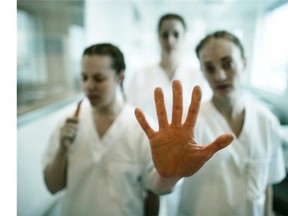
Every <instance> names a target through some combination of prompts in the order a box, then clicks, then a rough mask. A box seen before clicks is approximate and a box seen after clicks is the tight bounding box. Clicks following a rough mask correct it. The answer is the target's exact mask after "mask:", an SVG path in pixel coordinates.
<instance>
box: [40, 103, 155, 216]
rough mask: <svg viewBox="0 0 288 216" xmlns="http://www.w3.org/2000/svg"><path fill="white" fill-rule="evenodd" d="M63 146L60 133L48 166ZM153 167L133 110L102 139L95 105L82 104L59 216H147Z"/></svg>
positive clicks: (51, 145)
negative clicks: (145, 200) (146, 197)
mask: <svg viewBox="0 0 288 216" xmlns="http://www.w3.org/2000/svg"><path fill="white" fill-rule="evenodd" d="M60 126H61V125H59V127H60ZM59 146H60V144H59V128H58V129H57V130H56V132H55V133H54V134H53V136H52V139H51V141H50V143H49V146H48V149H47V152H46V154H45V158H44V166H45V165H47V163H49V162H51V161H52V160H53V158H54V156H55V153H56V151H57V149H58V148H59ZM150 162H151V153H150V146H149V143H148V139H147V138H146V135H145V134H144V132H143V131H142V129H141V128H140V125H139V124H138V122H137V121H136V118H135V116H134V108H132V107H131V106H129V105H125V107H124V108H123V109H122V111H121V113H120V114H119V115H118V117H117V118H116V119H115V120H114V122H113V123H112V125H111V126H110V128H109V129H108V130H107V132H106V133H105V134H104V136H103V137H102V138H101V139H100V138H99V136H98V134H97V131H96V129H95V126H94V122H93V117H92V110H91V106H90V105H89V103H88V102H87V101H85V103H84V102H83V104H82V106H81V111H80V116H79V125H78V131H77V135H76V139H75V142H74V143H73V146H72V148H70V149H69V152H68V173H67V187H66V189H65V190H66V193H65V195H64V197H63V198H64V200H63V211H62V213H61V215H69V216H70V215H89V216H90V215H100V216H101V215H105V216H107V215H117V216H121V215H123V216H124V215H125V216H126V215H131V216H132V215H133V216H134V215H143V192H144V191H145V189H147V188H149V189H150V187H151V185H150V184H151V178H150V177H148V176H149V175H148V173H149V172H151V170H152V169H149V167H150V168H151V166H148V164H149V163H150ZM150 165H151V164H150Z"/></svg>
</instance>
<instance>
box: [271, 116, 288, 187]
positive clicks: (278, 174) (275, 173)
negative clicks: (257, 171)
mask: <svg viewBox="0 0 288 216" xmlns="http://www.w3.org/2000/svg"><path fill="white" fill-rule="evenodd" d="M271 127H272V129H273V130H272V131H273V132H272V136H273V137H272V144H273V146H272V155H271V161H270V165H269V179H268V183H269V184H276V183H279V182H280V181H282V180H283V179H284V178H285V176H286V170H285V161H284V154H283V149H282V146H281V139H280V134H279V133H280V125H279V122H278V121H276V122H275V124H272V125H271Z"/></svg>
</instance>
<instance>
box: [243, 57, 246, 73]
mask: <svg viewBox="0 0 288 216" xmlns="http://www.w3.org/2000/svg"><path fill="white" fill-rule="evenodd" d="M242 64H243V71H245V70H246V68H247V59H246V58H243V59H242Z"/></svg>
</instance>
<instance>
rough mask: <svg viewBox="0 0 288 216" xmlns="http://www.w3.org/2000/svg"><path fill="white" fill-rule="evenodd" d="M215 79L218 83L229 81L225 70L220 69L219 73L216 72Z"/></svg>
mask: <svg viewBox="0 0 288 216" xmlns="http://www.w3.org/2000/svg"><path fill="white" fill-rule="evenodd" d="M214 79H215V80H217V81H221V80H225V79H227V74H226V71H225V70H223V69H221V68H220V69H218V70H217V71H215V73H214Z"/></svg>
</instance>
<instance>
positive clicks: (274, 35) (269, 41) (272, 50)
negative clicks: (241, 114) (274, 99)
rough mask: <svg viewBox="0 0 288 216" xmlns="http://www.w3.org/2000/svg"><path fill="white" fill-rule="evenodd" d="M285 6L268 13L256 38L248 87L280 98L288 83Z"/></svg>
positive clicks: (287, 13) (287, 30)
mask: <svg viewBox="0 0 288 216" xmlns="http://www.w3.org/2000/svg"><path fill="white" fill-rule="evenodd" d="M287 23H288V4H285V5H282V6H281V7H278V8H276V9H275V10H273V11H271V12H269V13H268V14H267V15H266V16H265V19H264V21H263V23H262V31H260V34H259V36H258V37H257V39H256V42H258V43H257V45H256V47H255V49H256V52H255V55H254V56H255V57H254V62H255V64H254V67H253V70H252V74H251V85H252V86H253V87H255V88H258V89H261V90H265V91H268V92H271V93H275V94H279V95H283V94H284V93H285V92H286V91H287V83H288V40H287V38H288V28H287V27H286V25H287Z"/></svg>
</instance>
